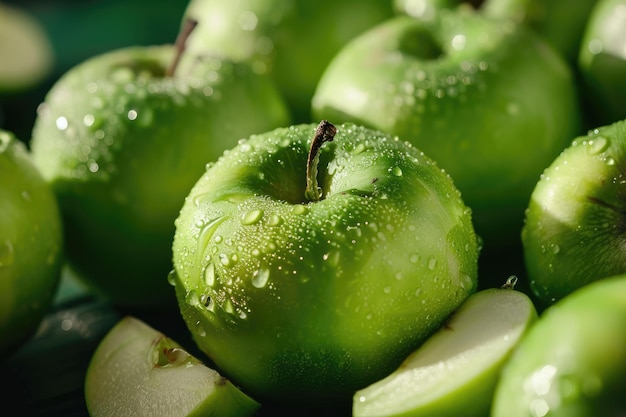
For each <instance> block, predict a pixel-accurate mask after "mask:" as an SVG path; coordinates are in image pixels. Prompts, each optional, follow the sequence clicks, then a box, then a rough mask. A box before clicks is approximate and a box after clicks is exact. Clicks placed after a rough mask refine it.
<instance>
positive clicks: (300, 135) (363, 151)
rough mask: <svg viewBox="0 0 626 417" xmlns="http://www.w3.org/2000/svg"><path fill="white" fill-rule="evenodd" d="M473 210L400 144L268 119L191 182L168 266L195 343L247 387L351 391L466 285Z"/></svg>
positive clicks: (286, 395) (473, 249)
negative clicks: (270, 124)
mask: <svg viewBox="0 0 626 417" xmlns="http://www.w3.org/2000/svg"><path fill="white" fill-rule="evenodd" d="M335 134H336V136H333V135H335ZM312 138H313V139H312ZM333 138H334V140H333ZM323 140H332V143H329V144H327V145H325V146H321V145H322V143H323V142H322V141H323ZM305 190H306V191H305ZM470 216H471V213H470V210H469V209H468V207H467V206H466V205H465V204H464V203H463V201H462V199H461V197H460V194H459V192H458V190H457V189H456V187H455V186H454V184H453V183H452V181H451V179H450V177H449V176H448V175H447V174H446V173H444V172H443V171H442V170H441V169H440V168H439V167H438V166H437V165H436V164H435V163H434V162H433V161H432V160H430V159H429V158H428V157H427V156H425V155H424V154H423V153H422V152H420V151H419V150H417V149H416V148H414V147H413V146H411V145H410V144H409V143H408V142H403V141H400V140H399V139H397V138H394V137H393V136H391V135H387V134H383V133H381V132H377V131H374V130H370V129H366V128H363V127H360V126H357V125H353V124H341V125H338V126H334V125H332V124H331V123H329V122H327V121H322V122H321V123H320V124H319V125H317V127H316V125H314V124H303V125H294V126H291V127H288V128H279V129H276V130H273V131H269V132H267V133H264V134H259V135H253V136H251V137H250V138H249V139H248V140H246V141H243V142H241V143H240V144H239V145H238V146H237V147H235V148H234V149H232V150H230V151H229V152H228V153H227V154H225V155H224V156H223V157H222V158H220V159H219V160H218V161H217V162H216V163H215V164H214V165H211V166H210V167H209V168H208V170H207V171H206V172H205V174H204V175H203V176H202V177H201V178H200V179H199V180H198V182H197V183H196V185H195V186H194V187H193V189H192V190H191V192H190V193H189V195H188V196H187V198H186V200H185V204H184V205H183V207H182V209H181V212H180V215H179V217H178V218H177V220H176V234H175V237H174V243H173V252H174V268H175V274H173V276H172V277H171V278H172V282H173V283H174V284H175V287H176V293H177V295H178V300H179V304H180V307H181V312H182V315H183V318H184V320H185V321H186V323H187V326H188V327H189V329H190V331H191V332H192V333H193V335H194V338H195V340H196V342H197V344H198V346H199V347H200V349H202V350H203V351H204V352H205V353H206V354H207V355H208V357H210V358H211V360H213V361H214V362H215V364H216V366H217V368H218V369H220V370H221V371H222V372H223V373H224V375H226V376H227V377H228V378H230V379H231V380H232V381H234V382H236V383H237V384H238V385H240V386H241V387H243V389H245V390H246V391H247V392H249V393H250V394H251V395H252V396H253V397H254V398H257V399H259V401H261V402H267V403H270V404H273V403H276V404H300V405H303V406H319V405H325V404H328V405H331V404H339V403H342V402H343V403H349V402H351V398H352V395H353V393H354V391H355V390H356V389H358V388H360V387H362V386H365V385H367V384H368V383H371V382H373V381H375V380H377V379H379V378H381V377H383V376H384V375H386V374H387V373H389V372H391V371H392V370H393V369H395V368H396V367H397V366H398V364H399V363H400V362H401V360H402V359H404V358H405V357H406V356H407V355H408V354H409V353H410V352H411V351H413V350H414V349H415V347H416V346H417V345H418V344H419V343H421V342H422V341H423V340H425V338H426V337H427V336H428V335H429V334H430V333H431V332H432V331H434V330H435V329H437V328H438V327H439V326H440V325H441V324H442V323H443V321H444V320H445V319H446V318H447V317H448V315H449V314H450V313H451V312H452V311H454V310H455V309H456V307H458V306H459V305H460V304H461V302H462V301H463V300H465V298H466V297H467V296H468V295H470V294H471V293H473V292H474V291H475V289H476V279H477V277H476V275H477V272H476V269H477V257H478V249H477V237H476V235H475V232H474V229H473V225H472V223H471V217H470Z"/></svg>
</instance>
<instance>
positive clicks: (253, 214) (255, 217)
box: [241, 209, 263, 225]
mask: <svg viewBox="0 0 626 417" xmlns="http://www.w3.org/2000/svg"><path fill="white" fill-rule="evenodd" d="M261 217H263V210H260V209H256V210H250V211H248V212H247V213H244V214H243V215H242V216H241V224H243V225H251V224H255V223H257V222H258V221H259V220H261Z"/></svg>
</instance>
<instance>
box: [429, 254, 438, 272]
mask: <svg viewBox="0 0 626 417" xmlns="http://www.w3.org/2000/svg"><path fill="white" fill-rule="evenodd" d="M427 265H428V269H430V270H431V271H433V270H434V269H435V268H437V258H435V257H434V256H431V257H429V258H428V264H427Z"/></svg>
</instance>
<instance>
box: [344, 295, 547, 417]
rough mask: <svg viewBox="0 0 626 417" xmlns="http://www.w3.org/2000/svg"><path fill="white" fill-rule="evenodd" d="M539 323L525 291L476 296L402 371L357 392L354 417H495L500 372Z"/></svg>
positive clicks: (466, 302)
mask: <svg viewBox="0 0 626 417" xmlns="http://www.w3.org/2000/svg"><path fill="white" fill-rule="evenodd" d="M536 318H537V311H536V309H535V306H534V305H533V303H532V301H531V300H530V298H529V297H528V296H527V295H526V294H525V293H523V292H521V291H517V290H514V289H511V288H508V289H501V288H490V289H486V290H483V291H479V292H477V293H475V294H473V295H472V296H470V297H469V298H468V299H467V300H466V301H465V302H464V303H463V304H462V305H461V306H460V307H459V308H458V309H457V311H456V312H455V313H454V314H453V315H452V317H451V318H450V319H449V320H448V322H447V323H446V324H445V325H444V326H443V327H441V328H440V329H439V330H438V331H437V332H436V333H435V334H433V335H432V336H431V337H430V338H429V339H427V340H426V342H425V343H424V344H422V345H421V346H420V347H419V348H418V349H417V350H416V351H414V352H413V353H412V354H411V355H410V356H409V357H408V358H406V359H405V361H404V362H403V363H402V364H401V365H400V367H399V368H398V369H397V370H395V371H394V372H393V373H391V374H390V375H388V376H387V377H385V378H383V379H382V380H380V381H377V382H375V383H373V384H372V385H370V386H368V387H365V388H363V389H361V390H359V391H357V392H356V394H355V395H354V398H353V416H355V417H372V416H379V417H380V416H409V415H410V416H438V417H441V416H461V415H462V416H464V417H469V416H480V417H484V416H486V415H489V408H490V405H491V401H492V398H493V393H494V391H495V386H496V382H497V379H498V376H499V374H500V370H501V369H502V366H503V364H504V363H505V361H506V359H507V358H508V356H509V354H510V352H511V351H512V350H513V348H514V347H515V346H516V345H517V343H518V342H519V340H520V339H521V337H522V335H523V334H524V333H525V331H526V330H527V329H528V328H529V327H530V325H531V324H532V323H533V322H534V321H535V320H536Z"/></svg>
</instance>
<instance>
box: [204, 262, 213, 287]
mask: <svg viewBox="0 0 626 417" xmlns="http://www.w3.org/2000/svg"><path fill="white" fill-rule="evenodd" d="M204 282H205V283H206V285H208V286H209V287H212V286H213V285H215V265H213V263H212V262H210V263H208V264H207V265H206V267H205V268H204Z"/></svg>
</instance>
